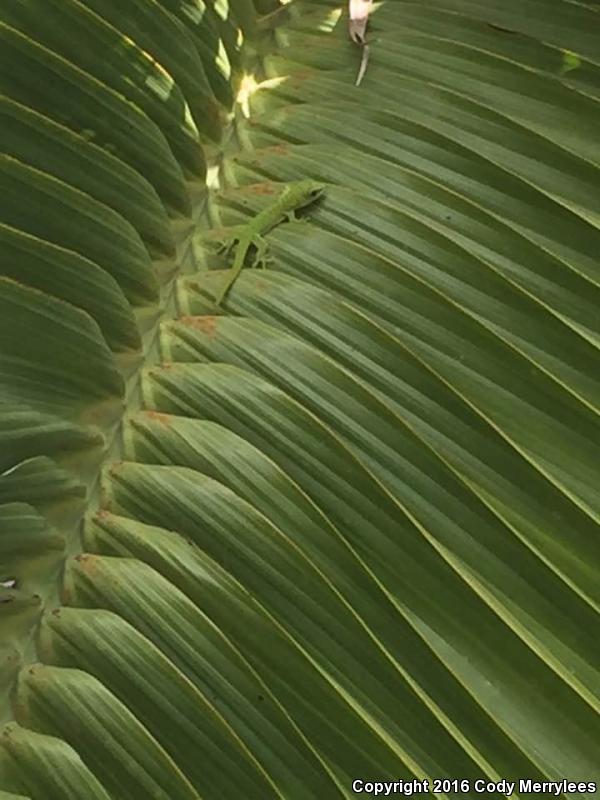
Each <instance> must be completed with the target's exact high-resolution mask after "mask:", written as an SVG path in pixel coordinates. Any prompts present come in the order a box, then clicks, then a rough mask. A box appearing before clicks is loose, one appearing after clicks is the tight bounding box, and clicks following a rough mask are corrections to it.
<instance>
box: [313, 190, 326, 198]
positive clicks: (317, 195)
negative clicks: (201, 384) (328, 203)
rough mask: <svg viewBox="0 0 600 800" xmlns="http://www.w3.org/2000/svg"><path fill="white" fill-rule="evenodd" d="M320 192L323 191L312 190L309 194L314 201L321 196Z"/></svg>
mask: <svg viewBox="0 0 600 800" xmlns="http://www.w3.org/2000/svg"><path fill="white" fill-rule="evenodd" d="M322 191H323V190H322V189H313V190H312V192H311V193H310V196H311V197H314V198H315V199H316V198H317V197H319V196H320V195H321V192H322Z"/></svg>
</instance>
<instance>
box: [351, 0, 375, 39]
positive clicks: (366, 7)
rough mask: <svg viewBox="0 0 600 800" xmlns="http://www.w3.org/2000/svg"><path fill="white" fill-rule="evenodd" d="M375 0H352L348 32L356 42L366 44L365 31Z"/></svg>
mask: <svg viewBox="0 0 600 800" xmlns="http://www.w3.org/2000/svg"><path fill="white" fill-rule="evenodd" d="M372 5H373V0H350V6H349V19H348V33H349V34H350V38H351V39H352V41H353V42H354V43H355V44H365V32H366V30H367V22H368V21H369V14H370V13H371V6H372Z"/></svg>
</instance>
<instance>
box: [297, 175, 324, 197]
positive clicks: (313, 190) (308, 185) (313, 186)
mask: <svg viewBox="0 0 600 800" xmlns="http://www.w3.org/2000/svg"><path fill="white" fill-rule="evenodd" d="M298 185H299V187H301V188H302V194H304V196H305V197H306V198H308V200H309V202H311V203H312V201H313V200H316V199H317V198H318V197H321V195H322V194H323V192H324V191H325V184H324V183H321V182H320V181H314V180H312V179H311V178H307V179H306V180H304V181H299V184H298Z"/></svg>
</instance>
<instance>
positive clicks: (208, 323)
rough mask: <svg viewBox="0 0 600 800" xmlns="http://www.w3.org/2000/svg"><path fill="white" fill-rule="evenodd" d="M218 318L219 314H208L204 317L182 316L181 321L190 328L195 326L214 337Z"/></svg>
mask: <svg viewBox="0 0 600 800" xmlns="http://www.w3.org/2000/svg"><path fill="white" fill-rule="evenodd" d="M218 320H219V317H217V316H214V315H206V316H203V317H181V319H180V320H179V322H180V323H181V324H182V325H185V326H187V327H188V328H195V329H196V330H199V331H202V333H205V334H206V335H207V336H211V337H212V336H214V335H215V333H216V328H217V323H218Z"/></svg>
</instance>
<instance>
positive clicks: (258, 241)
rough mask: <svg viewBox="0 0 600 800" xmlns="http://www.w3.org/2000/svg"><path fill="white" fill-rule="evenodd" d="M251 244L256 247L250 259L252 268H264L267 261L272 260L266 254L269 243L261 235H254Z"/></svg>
mask: <svg viewBox="0 0 600 800" xmlns="http://www.w3.org/2000/svg"><path fill="white" fill-rule="evenodd" d="M252 244H253V245H254V247H255V248H256V253H255V254H254V258H253V259H252V266H253V267H254V269H264V268H265V267H266V266H267V264H268V263H269V261H272V259H271V257H270V256H269V255H268V253H269V245H268V243H267V240H266V239H264V238H263V237H262V236H255V237H254V239H253V240H252Z"/></svg>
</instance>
